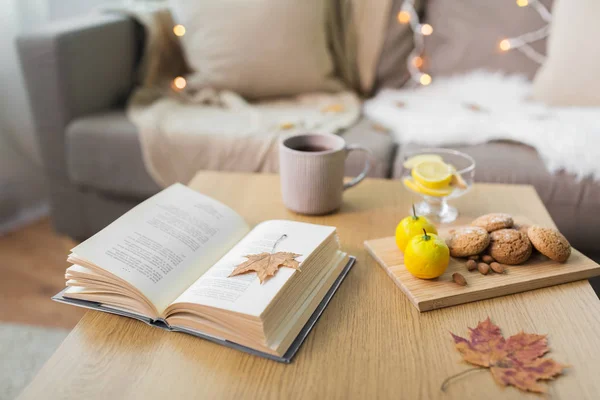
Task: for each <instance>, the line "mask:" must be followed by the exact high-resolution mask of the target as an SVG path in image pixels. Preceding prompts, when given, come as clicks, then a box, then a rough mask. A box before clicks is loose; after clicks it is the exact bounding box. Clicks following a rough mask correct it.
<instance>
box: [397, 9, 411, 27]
mask: <svg viewBox="0 0 600 400" xmlns="http://www.w3.org/2000/svg"><path fill="white" fill-rule="evenodd" d="M398 22H400V23H401V24H404V25H405V24H408V23H409V22H410V14H409V13H408V12H407V11H404V10H402V11H400V12H399V13H398Z"/></svg>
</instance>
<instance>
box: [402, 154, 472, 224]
mask: <svg viewBox="0 0 600 400" xmlns="http://www.w3.org/2000/svg"><path fill="white" fill-rule="evenodd" d="M422 155H430V156H434V157H437V158H438V159H441V160H442V161H443V162H444V163H446V164H448V165H449V166H450V167H449V170H450V173H451V174H452V173H453V174H452V175H453V176H452V180H451V182H450V184H448V185H447V186H446V185H444V186H443V187H441V188H439V187H436V188H433V189H431V188H428V187H424V186H422V185H421V184H419V183H418V182H416V181H415V179H414V178H413V174H412V172H413V171H412V169H413V168H412V167H411V166H410V164H411V163H407V161H408V160H410V159H413V157H415V156H422ZM413 160H414V159H413ZM402 165H403V167H402V178H401V179H402V183H403V184H404V186H405V187H406V188H407V189H408V190H409V191H411V192H413V193H415V194H417V195H419V196H421V197H423V201H421V202H419V203H418V204H415V211H416V213H417V215H423V216H426V217H427V218H429V219H430V220H431V221H432V222H438V223H449V222H452V221H454V220H456V217H458V210H457V209H456V208H454V207H452V206H450V205H449V204H448V200H450V199H455V198H458V197H460V196H462V195H464V194H465V193H467V192H468V191H469V190H470V189H471V187H472V186H473V178H474V176H475V160H474V159H473V157H471V156H470V155H468V154H465V153H461V152H460V151H457V150H451V149H443V148H425V149H419V150H417V151H412V152H408V153H407V154H405V155H404V158H403V160H402ZM410 212H411V213H412V210H411V211H410Z"/></svg>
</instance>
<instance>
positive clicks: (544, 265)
mask: <svg viewBox="0 0 600 400" xmlns="http://www.w3.org/2000/svg"><path fill="white" fill-rule="evenodd" d="M519 221H520V222H524V221H523V219H519ZM452 228H453V227H451V226H448V227H444V228H440V229H439V234H440V236H441V237H442V238H444V239H446V238H447V237H448V236H449V234H448V231H449V230H450V229H452ZM365 247H366V249H367V251H368V252H369V254H371V256H372V257H373V258H374V259H375V260H376V261H377V263H379V265H381V267H382V268H383V269H384V270H385V271H386V272H387V274H388V275H389V276H390V278H392V280H393V281H394V283H395V284H396V285H398V287H400V289H402V291H403V292H404V294H406V296H408V298H409V299H410V301H411V303H412V304H413V305H414V306H415V307H417V309H418V310H419V311H421V312H423V311H431V310H435V309H438V308H443V307H451V306H455V305H458V304H464V303H469V302H472V301H478V300H484V299H491V298H493V297H498V296H505V295H507V294H513V293H519V292H525V291H528V290H534V289H539V288H543V287H547V286H552V285H558V284H561V283H567V282H573V281H577V280H581V279H588V278H591V277H593V276H597V275H600V265H598V264H596V263H595V262H594V261H593V260H591V259H589V258H588V257H586V256H584V255H583V254H581V253H580V252H579V251H577V250H575V249H572V252H571V257H569V259H568V260H567V262H566V263H564V264H560V263H557V262H555V261H552V260H550V259H548V258H547V257H545V256H543V255H541V254H539V253H537V252H534V254H533V255H532V256H531V258H530V259H529V260H528V261H527V262H526V263H525V264H523V265H515V266H506V272H505V273H504V274H496V273H493V272H492V271H490V273H489V274H488V275H482V274H480V273H479V272H478V271H477V270H475V271H471V272H470V271H468V270H467V268H466V265H465V264H466V260H464V259H456V258H452V257H450V263H449V264H448V268H447V269H446V272H444V274H443V275H442V276H440V277H439V278H436V279H432V280H425V279H419V278H415V277H414V276H412V275H411V274H410V273H409V272H408V271H407V270H406V268H405V267H404V255H403V254H402V252H401V251H400V250H399V249H398V247H397V246H396V240H395V238H394V237H393V236H390V237H386V238H382V239H374V240H367V241H366V242H365ZM454 272H460V273H461V274H462V275H463V276H464V277H465V278H466V280H467V286H459V285H457V284H456V283H454V282H453V281H452V274H453V273H454Z"/></svg>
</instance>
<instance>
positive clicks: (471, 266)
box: [467, 260, 477, 271]
mask: <svg viewBox="0 0 600 400" xmlns="http://www.w3.org/2000/svg"><path fill="white" fill-rule="evenodd" d="M467 269H468V270H469V271H473V270H474V269H477V263H476V262H475V260H469V261H467Z"/></svg>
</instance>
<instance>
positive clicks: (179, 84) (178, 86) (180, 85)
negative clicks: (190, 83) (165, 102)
mask: <svg viewBox="0 0 600 400" xmlns="http://www.w3.org/2000/svg"><path fill="white" fill-rule="evenodd" d="M186 85H187V81H186V80H185V78H184V77H183V76H178V77H177V78H175V79H173V89H175V90H183V89H185V87H186Z"/></svg>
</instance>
